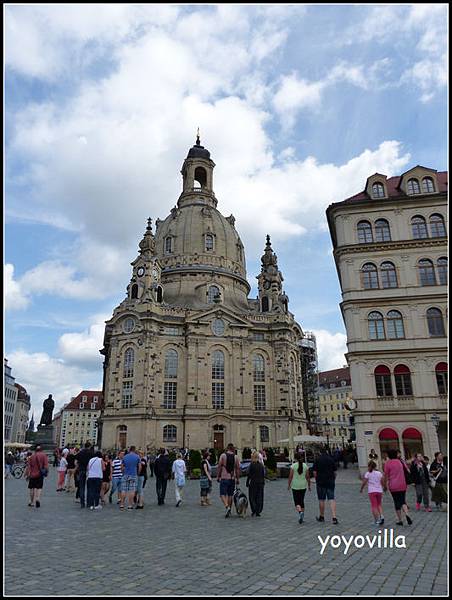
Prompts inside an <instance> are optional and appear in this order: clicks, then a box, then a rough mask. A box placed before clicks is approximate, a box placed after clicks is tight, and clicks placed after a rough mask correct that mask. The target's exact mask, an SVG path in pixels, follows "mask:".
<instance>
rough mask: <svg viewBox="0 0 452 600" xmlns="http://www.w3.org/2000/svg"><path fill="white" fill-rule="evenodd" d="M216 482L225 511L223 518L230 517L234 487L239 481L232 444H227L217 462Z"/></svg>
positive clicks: (236, 461)
mask: <svg viewBox="0 0 452 600" xmlns="http://www.w3.org/2000/svg"><path fill="white" fill-rule="evenodd" d="M217 481H218V482H219V484H220V498H221V501H222V502H223V504H224V507H225V509H226V512H225V515H224V516H225V518H226V519H227V518H228V517H229V516H230V515H231V508H232V498H233V496H234V490H235V485H236V484H237V485H238V484H239V481H240V462H239V459H238V457H237V456H236V455H235V449H234V444H228V447H227V450H226V452H224V453H223V454H222V455H221V456H220V460H219V461H218V470H217Z"/></svg>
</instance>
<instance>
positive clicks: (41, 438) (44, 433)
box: [34, 425, 55, 454]
mask: <svg viewBox="0 0 452 600" xmlns="http://www.w3.org/2000/svg"><path fill="white" fill-rule="evenodd" d="M53 430H54V427H53V425H38V431H36V432H35V438H34V443H35V444H36V445H39V446H41V448H42V449H43V450H44V452H46V453H47V454H48V453H49V452H50V453H52V452H53V451H54V450H55V441H54V431H53Z"/></svg>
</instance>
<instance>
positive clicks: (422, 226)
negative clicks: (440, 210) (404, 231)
mask: <svg viewBox="0 0 452 600" xmlns="http://www.w3.org/2000/svg"><path fill="white" fill-rule="evenodd" d="M411 230H412V232H413V238H414V239H415V240H422V239H425V238H428V231H427V223H426V222H425V219H424V217H421V216H420V215H416V216H415V217H413V218H412V219H411Z"/></svg>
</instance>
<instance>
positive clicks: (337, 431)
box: [319, 367, 355, 448]
mask: <svg viewBox="0 0 452 600" xmlns="http://www.w3.org/2000/svg"><path fill="white" fill-rule="evenodd" d="M351 400H352V383H351V379H350V369H349V368H348V367H343V368H341V369H333V370H331V371H322V372H321V373H319V408H320V427H321V431H322V435H323V436H324V437H327V438H328V441H329V445H330V448H343V447H345V446H347V445H348V444H349V443H350V442H352V441H354V436H355V428H354V425H353V423H352V422H351V421H350V417H351V410H350V405H351Z"/></svg>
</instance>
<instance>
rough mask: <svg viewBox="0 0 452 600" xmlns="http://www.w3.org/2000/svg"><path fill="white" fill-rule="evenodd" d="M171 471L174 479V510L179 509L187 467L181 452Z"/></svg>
mask: <svg viewBox="0 0 452 600" xmlns="http://www.w3.org/2000/svg"><path fill="white" fill-rule="evenodd" d="M171 470H172V474H173V479H174V491H175V493H176V508H179V506H180V505H181V503H182V497H183V492H184V486H185V473H186V472H187V466H186V465H185V461H184V459H183V458H182V453H181V452H178V454H177V456H176V460H175V461H174V462H173V466H172V469H171Z"/></svg>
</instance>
